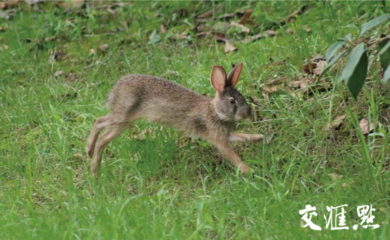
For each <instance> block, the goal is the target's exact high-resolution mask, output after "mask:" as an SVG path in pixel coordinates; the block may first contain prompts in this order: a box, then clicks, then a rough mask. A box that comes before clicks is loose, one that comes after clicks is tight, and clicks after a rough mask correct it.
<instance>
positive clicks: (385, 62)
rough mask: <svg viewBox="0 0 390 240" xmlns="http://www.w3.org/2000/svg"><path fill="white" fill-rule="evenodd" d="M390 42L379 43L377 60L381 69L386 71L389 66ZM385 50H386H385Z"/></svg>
mask: <svg viewBox="0 0 390 240" xmlns="http://www.w3.org/2000/svg"><path fill="white" fill-rule="evenodd" d="M389 46H390V40H389V39H386V40H384V41H382V42H380V43H379V49H381V50H380V52H379V60H380V62H381V66H382V68H383V69H386V68H387V66H389V64H390V48H389ZM386 48H387V49H386Z"/></svg>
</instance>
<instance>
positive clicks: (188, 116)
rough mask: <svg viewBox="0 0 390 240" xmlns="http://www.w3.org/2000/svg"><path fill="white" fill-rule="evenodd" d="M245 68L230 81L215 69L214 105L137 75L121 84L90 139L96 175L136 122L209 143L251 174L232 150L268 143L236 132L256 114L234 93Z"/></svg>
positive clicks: (236, 70) (233, 72) (221, 70)
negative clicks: (110, 148) (107, 151)
mask: <svg viewBox="0 0 390 240" xmlns="http://www.w3.org/2000/svg"><path fill="white" fill-rule="evenodd" d="M242 66H243V65H242V63H240V64H238V65H237V66H235V67H233V69H232V70H231V72H230V73H229V75H228V76H226V72H225V69H224V68H223V67H221V66H214V67H213V69H212V71H211V85H212V86H213V88H214V89H215V90H216V94H215V97H214V98H213V99H212V98H209V97H206V96H203V95H200V94H198V93H195V92H193V91H191V90H189V89H187V88H185V87H183V86H181V85H178V84H176V83H174V82H171V81H168V80H165V79H162V78H159V77H154V76H148V75H136V74H132V75H127V76H125V77H123V78H121V79H120V80H119V81H118V82H117V83H116V85H115V86H114V87H113V89H112V90H111V92H110V93H109V95H108V98H107V103H108V106H109V108H110V113H109V114H108V115H107V116H103V117H99V118H98V119H97V120H96V122H95V124H94V125H93V128H92V130H91V133H90V135H89V137H88V141H87V146H86V152H87V155H88V156H89V157H91V158H93V159H92V162H91V170H92V173H93V175H94V176H95V177H97V176H98V171H99V167H100V162H101V160H102V153H103V149H104V148H105V147H106V146H107V144H108V143H109V142H110V141H112V140H113V139H114V138H115V137H117V136H118V135H119V134H120V133H122V132H123V131H124V130H125V129H126V128H127V127H129V125H130V124H131V123H133V122H134V121H135V120H137V119H146V120H148V121H150V122H156V123H159V124H162V125H168V126H171V127H173V128H176V129H178V130H181V131H183V132H185V133H186V134H188V135H193V136H197V137H199V138H201V139H203V140H206V141H208V142H209V143H211V144H213V145H214V146H215V147H216V148H217V149H218V150H219V151H220V152H221V154H222V155H223V156H224V157H226V158H227V159H228V160H229V161H230V162H231V163H232V164H233V165H234V166H235V167H238V168H239V170H240V172H241V173H243V174H244V173H252V170H251V169H250V168H249V167H248V166H247V165H246V164H245V163H243V162H242V161H241V159H240V157H239V156H238V155H237V154H236V153H235V152H234V151H233V149H232V148H231V147H230V146H229V144H228V142H230V141H241V142H243V141H259V140H261V139H263V137H264V136H263V135H261V134H244V133H233V132H231V130H232V129H233V127H234V126H235V122H236V121H239V120H243V119H245V118H248V117H249V116H250V115H251V112H252V110H251V108H250V107H249V105H248V103H247V102H246V101H245V99H244V97H243V96H242V95H241V93H240V92H239V91H238V90H237V89H236V88H235V86H236V84H237V82H238V79H239V77H240V74H241V71H242ZM103 129H105V131H104V132H103V133H102V134H101V135H99V132H100V131H101V130H103ZM95 144H96V146H95Z"/></svg>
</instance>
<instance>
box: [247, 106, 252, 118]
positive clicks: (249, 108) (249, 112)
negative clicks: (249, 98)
mask: <svg viewBox="0 0 390 240" xmlns="http://www.w3.org/2000/svg"><path fill="white" fill-rule="evenodd" d="M247 113H248V117H249V116H251V115H252V108H251V107H249V106H247Z"/></svg>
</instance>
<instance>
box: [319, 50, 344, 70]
mask: <svg viewBox="0 0 390 240" xmlns="http://www.w3.org/2000/svg"><path fill="white" fill-rule="evenodd" d="M346 52H347V50H344V51H342V52H339V53H338V54H337V55H336V56H335V57H334V58H332V61H330V62H329V63H328V66H326V67H325V68H324V69H323V70H322V72H321V74H320V76H322V75H324V74H325V73H326V72H327V71H328V70H329V69H330V68H331V67H332V66H333V65H334V64H335V63H336V62H337V61H338V60H339V59H340V58H341V57H342V56H343V55H344V54H345V53H346Z"/></svg>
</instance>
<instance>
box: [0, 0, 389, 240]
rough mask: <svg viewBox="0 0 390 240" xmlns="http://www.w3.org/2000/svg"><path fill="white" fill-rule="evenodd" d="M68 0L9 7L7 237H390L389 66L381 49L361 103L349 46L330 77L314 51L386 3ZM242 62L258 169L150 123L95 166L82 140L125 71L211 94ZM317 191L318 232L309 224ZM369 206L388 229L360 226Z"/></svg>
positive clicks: (0, 127)
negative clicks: (348, 69)
mask: <svg viewBox="0 0 390 240" xmlns="http://www.w3.org/2000/svg"><path fill="white" fill-rule="evenodd" d="M73 2H75V3H77V2H78V1H73ZM81 2H82V1H81ZM66 4H70V2H67V3H66ZM66 4H65V3H62V4H56V3H53V2H43V3H42V2H40V3H39V4H38V5H32V6H29V5H27V4H26V3H24V2H20V3H19V4H16V5H15V6H7V7H4V9H3V10H0V82H1V85H0V159H1V160H0V212H1V214H0V233H1V234H0V239H133V238H134V239H388V238H389V236H390V228H389V221H390V212H389V211H390V208H389V205H390V197H389V193H390V192H389V190H390V186H389V184H390V180H389V179H390V172H389V162H390V154H389V152H390V151H389V150H390V145H389V134H388V129H389V126H390V124H389V118H390V111H389V106H390V97H389V96H390V92H389V90H388V89H389V88H388V85H384V84H382V83H380V78H381V68H380V65H379V64H377V61H376V59H375V58H370V69H369V73H368V76H367V78H366V81H365V85H364V87H363V90H362V91H361V93H360V94H359V95H358V99H357V100H354V99H353V97H352V95H351V94H350V93H349V92H348V89H347V87H346V86H345V84H344V83H343V82H342V81H339V78H338V76H339V75H340V72H341V71H342V67H343V65H344V63H345V61H346V59H343V60H341V61H340V62H339V63H338V64H336V65H335V66H334V68H332V69H331V70H330V71H329V72H328V73H327V74H325V75H324V76H323V77H322V78H321V79H318V76H317V75H316V74H315V73H314V72H313V69H311V68H310V67H309V68H307V66H308V64H307V63H306V64H305V60H306V61H309V60H310V59H313V57H315V56H323V55H325V53H326V50H327V49H328V47H329V46H330V45H331V44H332V43H334V42H335V41H336V40H337V39H338V38H341V37H343V36H345V35H346V34H348V33H351V34H352V36H353V38H354V39H358V38H359V33H360V29H361V27H362V25H363V24H364V23H366V22H368V21H369V20H371V19H373V18H375V17H378V16H380V15H383V14H384V13H388V12H389V6H390V2H389V1H380V2H379V1H378V2H376V1H375V2H374V1H371V2H353V1H348V2H337V1H327V2H309V1H292V2H279V1H275V2H272V1H270V2H268V1H264V2H263V1H261V2H260V1H259V2H257V1H256V2H251V1H242V2H239V1H226V2H215V1H197V2H188V1H178V2H173V1H165V2H143V1H128V2H127V1H125V2H123V3H121V2H112V1H110V2H99V1H96V2H89V1H86V2H85V3H84V4H81V6H77V4H75V5H73V6H69V5H66ZM1 6H2V5H1V4H0V7H1ZM4 6H5V5H4ZM250 10H253V11H252V13H251V15H250V17H249V18H248V19H246V20H245V15H246V14H247V15H248V11H249V12H250ZM295 11H296V12H295ZM294 12H295V13H294ZM232 22H235V23H232ZM239 22H241V23H239ZM236 23H238V24H239V25H238V26H237V24H236ZM235 25H236V26H235ZM245 27H247V28H249V33H248V32H245V31H247V30H246V29H245ZM388 31H389V24H388V23H385V24H383V25H381V26H380V27H378V28H375V29H373V30H371V32H369V33H367V34H366V35H365V36H366V37H367V36H378V35H380V34H382V33H383V34H387V35H388V34H389V32H388ZM259 34H262V35H259ZM275 34H276V36H275ZM254 36H256V37H254ZM255 38H256V39H255ZM226 42H228V43H229V44H227V43H226ZM233 48H237V49H236V50H234V51H233ZM320 58H321V57H320ZM313 61H314V60H313ZM240 62H242V63H243V64H244V69H243V71H242V74H241V79H240V81H239V83H238V89H239V90H240V91H241V92H242V93H243V95H244V96H245V97H246V99H247V100H248V102H249V103H250V105H251V107H252V109H253V110H254V116H253V118H252V119H249V120H246V121H243V122H240V123H239V124H238V125H237V128H238V130H239V131H241V132H248V133H256V134H264V135H265V136H266V137H265V139H264V141H262V142H258V143H237V144H233V147H234V149H235V151H236V152H237V153H238V154H239V155H240V156H241V157H242V158H243V160H244V161H245V162H246V163H248V165H250V166H251V168H252V169H253V170H254V175H253V176H241V175H240V174H239V172H238V171H237V170H236V169H234V168H233V167H232V166H231V165H230V164H229V163H228V162H227V161H224V160H223V159H222V157H221V156H220V155H219V154H218V153H217V151H216V149H214V147H213V146H211V145H209V144H208V143H206V142H204V141H202V140H201V139H195V138H191V137H188V136H185V135H182V134H181V133H179V132H177V131H175V130H174V129H170V128H162V127H160V126H159V125H156V124H150V123H147V122H143V121H140V122H137V123H136V124H135V125H134V126H133V127H132V128H131V129H129V130H128V131H125V133H123V134H122V135H121V136H120V137H118V138H117V139H115V140H114V141H113V142H112V143H110V145H109V146H108V147H107V148H106V151H105V154H104V156H103V163H102V166H101V171H100V176H99V178H98V179H95V178H94V177H93V176H92V174H91V172H90V168H89V159H88V158H87V156H86V154H85V144H86V139H87V137H88V134H89V131H90V130H91V128H92V125H93V123H94V121H95V120H96V119H97V118H98V117H99V116H103V115H106V114H107V113H108V110H107V108H106V107H105V104H104V103H105V99H106V96H107V94H108V92H109V90H110V88H111V87H112V86H113V85H114V84H115V82H116V81H117V80H118V79H119V78H120V77H121V76H123V75H126V74H129V73H140V74H150V75H155V76H161V77H164V78H166V79H168V80H171V81H174V82H177V83H179V84H182V85H184V86H186V87H188V88H190V89H192V90H194V91H196V92H198V93H200V94H206V95H208V96H213V95H214V92H213V89H212V87H211V84H210V72H211V68H212V66H214V65H221V66H223V67H225V68H226V69H230V67H231V64H237V63H240ZM305 66H306V70H305ZM309 84H310V86H311V87H309V88H308V87H307V86H305V85H309ZM340 116H341V117H340ZM335 118H338V119H342V121H339V122H335V121H334V120H335ZM362 119H367V121H368V126H369V128H367V127H364V126H363V127H362V126H360V124H359V123H361V120H362ZM336 120H337V119H336ZM371 123H372V127H370V124H371ZM366 132H367V133H366ZM309 204H310V205H311V206H315V207H316V212H317V214H318V215H317V216H313V217H312V221H313V223H315V224H317V225H319V226H320V227H321V228H322V230H321V231H315V230H311V229H310V228H309V227H305V228H304V227H303V226H302V225H305V223H304V221H303V220H301V218H302V216H301V215H300V214H299V211H300V210H302V209H305V207H306V205H309ZM344 204H347V205H348V206H346V207H345V208H344V210H345V211H346V213H345V217H346V225H347V226H348V227H349V230H331V227H330V226H329V227H328V228H326V220H325V218H324V215H325V216H326V218H328V217H329V214H330V212H329V211H328V210H327V207H331V206H333V207H336V206H340V205H344ZM362 205H372V207H373V208H375V211H374V212H372V214H373V215H374V216H375V218H374V219H373V224H379V225H380V227H379V228H377V229H370V228H368V229H364V228H363V227H361V226H360V227H359V228H358V229H357V230H356V231H355V230H353V229H352V227H353V225H355V224H359V223H360V222H361V218H360V217H359V216H358V213H357V207H358V206H362Z"/></svg>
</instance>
